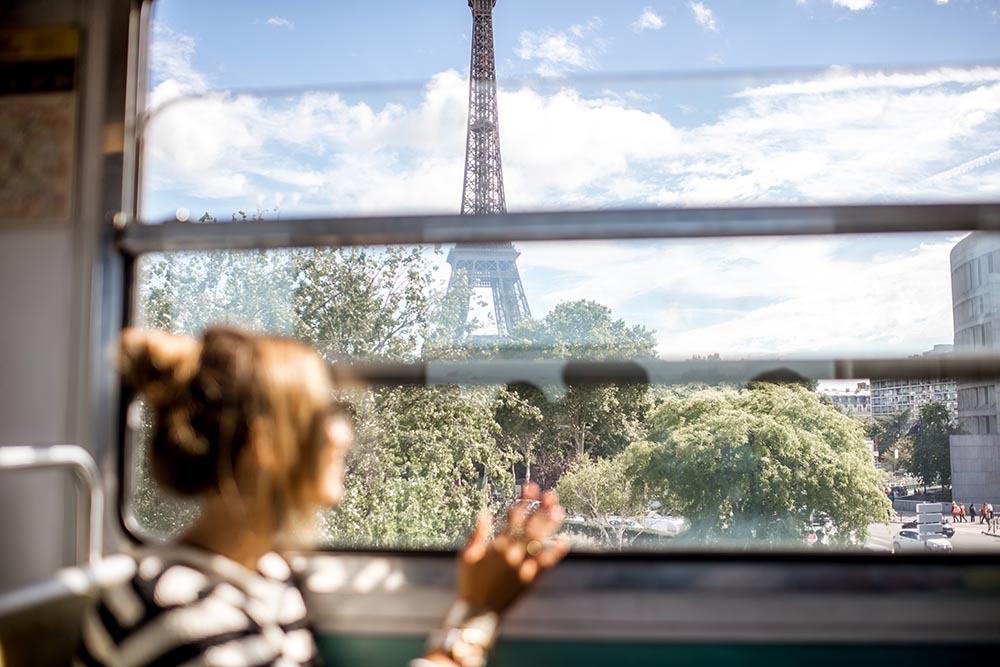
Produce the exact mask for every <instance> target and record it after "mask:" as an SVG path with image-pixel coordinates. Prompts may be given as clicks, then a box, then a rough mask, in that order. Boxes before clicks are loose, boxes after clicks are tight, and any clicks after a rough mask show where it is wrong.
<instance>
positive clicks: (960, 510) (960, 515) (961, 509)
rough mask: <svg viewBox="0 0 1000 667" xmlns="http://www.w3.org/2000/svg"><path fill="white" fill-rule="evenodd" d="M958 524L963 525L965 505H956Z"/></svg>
mask: <svg viewBox="0 0 1000 667" xmlns="http://www.w3.org/2000/svg"><path fill="white" fill-rule="evenodd" d="M958 522H959V523H965V503H959V504H958Z"/></svg>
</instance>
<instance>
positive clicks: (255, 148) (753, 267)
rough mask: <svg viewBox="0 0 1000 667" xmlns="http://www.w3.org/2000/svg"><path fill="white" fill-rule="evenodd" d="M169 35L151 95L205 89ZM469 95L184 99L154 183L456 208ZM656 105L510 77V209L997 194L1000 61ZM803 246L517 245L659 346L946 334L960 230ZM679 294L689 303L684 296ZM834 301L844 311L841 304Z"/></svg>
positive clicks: (209, 200) (211, 203) (320, 200)
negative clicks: (865, 245) (692, 109)
mask: <svg viewBox="0 0 1000 667" xmlns="http://www.w3.org/2000/svg"><path fill="white" fill-rule="evenodd" d="M579 32H582V33H584V34H586V30H585V29H581V30H580V31H579ZM566 34H568V35H570V36H572V37H576V34H575V33H574V32H572V31H567V33H566ZM160 41H161V46H160V47H159V48H157V49H154V58H156V57H159V58H160V60H158V61H154V63H153V64H154V73H155V80H156V81H157V82H158V83H157V87H156V89H155V90H157V91H161V93H162V94H163V95H165V94H166V92H169V91H168V90H167V86H168V84H169V85H170V86H172V88H170V90H173V91H187V92H202V91H204V89H205V88H206V84H205V79H204V77H203V76H202V75H200V74H199V73H198V72H197V70H196V69H195V68H194V67H193V65H192V61H193V55H194V46H195V45H194V41H193V40H191V39H190V38H186V37H183V36H179V35H174V34H165V35H162V36H161V40H160ZM167 46H169V48H166V47H167ZM554 62H556V63H557V64H558V61H554ZM563 65H565V63H563ZM154 92H155V91H154ZM645 92H649V89H646V91H645ZM467 95H468V82H467V80H466V79H465V77H463V76H462V75H460V74H459V73H457V72H455V71H447V72H443V73H441V74H438V75H437V76H435V77H434V78H433V79H432V80H430V81H429V82H428V83H427V84H426V86H425V87H424V88H423V90H418V91H402V92H401V93H400V95H399V97H398V101H397V102H395V103H385V101H384V100H385V99H388V98H389V97H391V95H390V94H389V93H386V94H384V95H379V99H380V100H382V101H380V102H379V103H378V104H377V105H376V104H371V103H365V102H362V101H359V100H358V99H356V98H355V99H347V98H346V97H344V96H341V95H338V94H335V93H329V92H317V93H307V94H302V95H298V96H289V97H284V96H283V97H274V98H261V97H251V96H245V95H234V94H230V93H220V94H216V95H211V96H208V97H203V98H200V99H197V100H192V101H188V102H183V103H176V104H173V105H170V106H169V107H166V108H165V110H164V111H162V112H161V113H159V114H158V115H157V116H156V117H155V118H154V119H153V121H152V123H151V125H150V128H149V130H148V134H147V137H146V154H145V156H144V164H145V165H146V167H147V173H146V178H145V180H144V186H145V190H144V192H145V193H146V195H157V194H158V193H159V194H160V196H164V195H163V194H162V193H169V207H164V208H169V210H170V211H173V210H174V209H176V207H177V206H182V205H183V206H187V207H188V208H191V209H192V210H193V211H194V212H195V213H196V214H200V211H199V208H201V207H202V206H204V207H209V208H210V210H212V211H213V212H214V213H216V214H220V213H222V214H223V215H224V213H225V211H226V210H235V208H236V207H246V206H249V205H253V204H256V205H257V206H259V207H261V208H267V209H270V208H273V207H274V206H281V207H283V213H285V214H286V215H287V214H288V213H289V211H291V212H292V214H294V213H295V212H325V213H369V214H374V213H400V212H411V211H439V212H449V211H456V210H457V209H458V206H459V200H460V195H461V173H462V164H463V158H464V147H465V129H466V128H465V122H466V105H467ZM154 97H155V95H154ZM657 103H658V102H657V101H656V96H655V95H654V96H652V97H650V96H646V97H643V98H641V99H640V98H636V99H635V100H633V99H632V98H630V96H628V95H622V94H614V93H613V92H610V91H609V92H602V93H600V94H598V95H586V94H584V93H582V92H581V91H580V90H577V89H574V88H573V87H571V86H570V85H568V84H565V85H562V86H560V87H559V88H558V89H554V90H553V89H552V87H543V88H542V89H540V90H539V89H532V88H530V87H527V86H525V87H520V88H517V89H506V88H503V87H501V89H500V92H499V110H500V130H501V144H502V149H503V160H504V179H505V185H506V191H507V197H508V205H509V207H510V209H511V210H526V209H538V208H568V207H585V208H604V207H615V206H644V205H645V206H648V205H651V204H661V205H673V206H691V205H699V204H707V205H719V204H724V205H734V204H740V203H760V202H769V201H770V202H782V203H802V202H857V201H878V202H884V201H888V202H892V201H919V200H928V199H931V200H948V199H953V200H954V199H963V198H964V199H980V200H983V199H996V197H997V196H998V192H1000V168H998V167H1000V159H998V156H1000V153H998V151H997V149H996V147H997V146H1000V68H976V69H968V70H962V69H955V68H941V69H937V70H932V71H928V72H924V73H900V74H892V73H878V72H854V71H850V70H847V69H844V68H832V69H830V70H829V71H827V72H824V73H822V74H821V75H817V76H811V77H802V78H800V79H799V80H790V81H785V82H782V83H776V84H770V85H761V86H756V87H748V88H744V89H742V90H734V91H732V92H731V93H730V94H729V95H728V96H727V97H723V98H720V99H718V100H714V101H713V100H711V99H709V98H699V99H698V104H697V109H696V111H697V115H695V114H692V113H684V111H683V110H680V109H676V105H677V104H678V102H677V100H676V99H675V98H671V99H670V101H669V102H667V101H664V103H663V104H664V109H663V110H660V111H656V110H655V109H656V105H657ZM681 104H682V103H681ZM713 104H714V106H713ZM632 105H637V106H639V107H641V108H636V107H635V106H632ZM713 108H714V109H715V111H714V112H713V111H712V109H713ZM675 109H676V110H675ZM663 114H673V116H672V117H673V118H675V119H678V120H677V121H676V122H671V117H668V116H666V115H663ZM695 119H697V120H695ZM147 198H148V197H147ZM192 198H194V199H195V201H192ZM235 198H239V201H240V202H242V203H241V204H240V205H239V206H236V207H234V206H233V205H232V202H233V201H235ZM195 217H197V215H196V216H195ZM813 241H816V242H815V243H810V242H807V241H806V240H802V241H795V242H791V241H788V240H758V241H757V242H755V243H750V242H738V241H735V240H731V241H713V242H710V243H708V242H702V244H701V246H700V247H699V249H698V251H697V252H694V251H693V250H692V248H693V246H694V243H693V242H692V243H688V242H684V243H674V244H671V245H670V247H666V248H664V247H657V248H650V247H648V246H647V247H635V246H630V245H629V244H603V245H602V244H592V245H591V246H587V247H578V246H571V247H568V246H567V245H562V246H561V250H560V252H546V253H541V252H538V253H536V252H534V251H532V252H527V251H525V253H524V254H523V255H522V257H521V260H520V261H521V262H523V265H522V266H523V269H524V271H525V280H526V281H529V280H542V282H540V283H536V284H535V285H536V286H533V287H532V290H533V291H532V293H531V294H529V299H531V303H532V306H533V308H534V309H535V310H536V311H537V312H539V313H544V312H545V308H547V307H549V306H551V305H552V304H553V303H554V302H555V301H556V300H558V299H563V298H578V297H580V296H587V297H588V298H594V299H597V300H598V301H601V302H603V303H606V304H608V305H609V306H612V307H613V308H615V310H616V316H622V317H626V319H628V320H630V321H637V322H638V321H641V322H643V323H646V324H647V325H648V326H652V327H654V328H656V329H657V330H658V331H659V336H660V343H661V348H662V350H663V352H664V353H665V354H667V353H671V351H676V350H682V351H683V353H684V354H686V355H688V356H690V354H695V353H702V354H703V353H712V352H720V353H723V354H732V355H737V354H751V353H753V354H757V353H760V354H764V353H768V352H773V351H776V350H782V351H783V352H786V353H787V352H791V351H796V350H798V351H802V352H810V351H812V352H815V351H820V350H825V349H827V348H828V347H830V346H839V347H840V348H841V349H847V348H849V347H850V348H851V349H860V348H862V347H865V346H868V348H870V347H871V346H882V347H885V348H891V349H898V350H908V351H909V352H919V351H920V350H921V349H924V348H925V347H928V346H929V343H933V342H947V341H948V340H949V337H950V321H951V320H950V311H948V308H950V297H949V296H948V272H947V265H948V258H947V250H948V248H950V246H951V244H952V243H953V239H947V240H945V241H941V242H938V241H934V242H929V243H927V244H925V245H921V246H918V247H911V248H907V249H905V250H900V249H899V248H898V247H897V248H895V249H893V248H889V249H887V250H885V251H884V252H883V253H882V254H881V255H879V256H878V257H877V258H876V259H874V260H873V259H872V257H871V256H867V257H864V258H853V259H852V257H853V255H852V253H851V252H846V250H851V247H849V246H845V245H843V244H842V243H841V240H839V239H838V240H837V241H836V242H834V241H832V240H815V239H814V240H813ZM844 243H847V242H846V241H845V242H844ZM532 247H533V246H532ZM522 250H526V249H522ZM855 254H856V253H855ZM876 260H877V261H876ZM622 267H628V268H627V269H623V268H622ZM546 272H547V273H546ZM555 274H557V275H558V277H559V279H558V280H547V279H540V278H537V276H542V275H544V276H549V277H551V275H555ZM533 276H535V277H533ZM899 276H907V278H906V279H905V280H901V279H899ZM538 285H540V286H538ZM871 285H879V286H880V287H879V289H878V290H872V289H871ZM680 296H684V297H685V298H687V299H688V301H689V302H691V303H675V301H676V298H677V297H680ZM637 300H638V301H639V302H641V303H642V305H643V306H644V307H637V306H636V303H637ZM734 304H735V305H734ZM840 312H843V313H850V315H849V316H844V317H843V318H842V317H839V316H837V317H831V315H830V313H840ZM789 323H794V325H790V324H789ZM851 346H853V347H851ZM922 346H923V347H922Z"/></svg>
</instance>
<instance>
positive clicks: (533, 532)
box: [524, 491, 566, 540]
mask: <svg viewBox="0 0 1000 667" xmlns="http://www.w3.org/2000/svg"><path fill="white" fill-rule="evenodd" d="M565 518H566V511H565V510H564V509H563V508H562V506H561V505H560V504H559V499H558V498H557V497H556V494H555V493H552V492H551V491H546V492H545V494H544V495H543V496H542V500H541V505H540V506H539V507H538V510H537V511H536V512H534V513H533V514H532V515H531V516H529V517H527V518H526V520H525V524H524V533H525V535H527V536H528V538H530V539H534V540H541V539H545V538H546V537H549V536H551V535H554V534H555V532H556V531H558V530H559V527H560V526H562V523H563V520H564V519H565Z"/></svg>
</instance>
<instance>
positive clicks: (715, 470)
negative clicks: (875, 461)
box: [636, 383, 890, 544]
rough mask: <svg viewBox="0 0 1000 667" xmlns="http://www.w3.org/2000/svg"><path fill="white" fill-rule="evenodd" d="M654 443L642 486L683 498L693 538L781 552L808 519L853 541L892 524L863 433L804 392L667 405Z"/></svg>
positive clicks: (757, 391) (756, 386)
mask: <svg viewBox="0 0 1000 667" xmlns="http://www.w3.org/2000/svg"><path fill="white" fill-rule="evenodd" d="M650 438H651V439H652V440H653V441H655V442H657V443H658V445H659V449H658V451H657V452H656V453H655V455H654V456H651V457H650V463H649V465H648V466H646V467H645V469H644V470H643V471H642V472H641V474H638V475H637V477H636V479H637V480H639V481H641V482H642V483H643V484H646V485H647V486H649V487H655V486H656V485H659V486H660V487H661V488H662V489H663V490H664V492H669V493H670V494H672V495H673V496H674V497H675V498H676V503H677V507H678V509H679V510H680V512H681V513H682V514H683V515H684V516H685V517H686V518H687V519H688V520H689V521H690V522H691V524H692V530H691V531H690V535H691V536H694V537H699V538H702V539H708V540H710V541H712V540H726V541H733V542H736V543H738V544H751V543H752V544H783V543H786V542H787V541H788V540H790V539H796V538H797V537H798V536H799V531H800V526H801V521H802V518H803V517H808V516H810V515H812V514H813V513H825V514H827V515H829V516H830V518H831V519H832V520H833V522H834V524H835V525H836V526H837V528H838V539H839V540H841V541H848V540H850V539H855V540H860V539H862V538H863V537H864V536H865V535H867V532H868V524H869V523H871V522H876V521H887V520H888V513H889V509H890V507H889V502H888V500H887V499H886V497H885V495H884V494H883V493H882V484H881V480H880V478H879V475H878V473H877V471H876V470H875V468H874V466H873V465H872V461H871V455H870V454H869V453H868V448H867V446H866V445H865V443H864V438H863V431H862V428H861V425H860V424H859V423H858V422H857V421H856V420H853V419H851V418H850V417H847V416H846V415H844V414H842V413H841V412H840V411H839V410H837V409H836V407H834V406H832V405H829V404H827V403H824V402H823V401H821V400H820V398H819V397H818V396H817V394H816V393H815V392H812V391H809V390H808V389H806V388H805V387H802V386H798V385H775V384H768V383H753V384H751V385H750V386H749V387H748V388H745V389H708V390H698V391H695V392H694V393H692V394H690V395H687V396H683V395H682V396H678V397H677V398H672V399H667V400H665V401H664V402H663V403H662V404H661V405H660V406H659V407H658V408H657V409H656V410H655V412H654V413H653V415H652V417H651V419H650Z"/></svg>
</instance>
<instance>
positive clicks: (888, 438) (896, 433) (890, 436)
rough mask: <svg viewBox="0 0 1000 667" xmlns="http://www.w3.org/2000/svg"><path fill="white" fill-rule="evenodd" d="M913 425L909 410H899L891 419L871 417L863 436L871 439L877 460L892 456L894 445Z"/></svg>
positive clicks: (866, 423)
mask: <svg viewBox="0 0 1000 667" xmlns="http://www.w3.org/2000/svg"><path fill="white" fill-rule="evenodd" d="M912 424H913V413H912V411H911V410H910V408H906V409H905V410H901V411H899V412H897V413H896V414H894V415H892V416H891V417H873V418H871V419H869V420H867V421H866V422H865V435H867V436H868V437H869V438H871V439H872V441H873V442H874V443H875V448H876V450H877V451H878V455H879V459H880V460H883V459H884V456H883V455H884V454H885V453H886V452H888V453H889V454H892V453H893V451H894V450H895V449H896V443H897V442H899V440H900V439H901V438H903V437H905V436H906V434H907V433H908V432H909V430H910V427H911V426H912Z"/></svg>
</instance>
